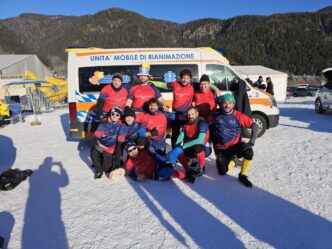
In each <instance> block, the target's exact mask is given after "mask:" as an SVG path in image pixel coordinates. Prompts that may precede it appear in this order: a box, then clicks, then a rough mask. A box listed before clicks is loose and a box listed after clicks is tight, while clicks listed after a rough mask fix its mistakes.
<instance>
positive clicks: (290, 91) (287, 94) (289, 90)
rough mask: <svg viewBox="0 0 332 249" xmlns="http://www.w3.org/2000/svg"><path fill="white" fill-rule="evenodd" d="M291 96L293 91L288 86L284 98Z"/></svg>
mask: <svg viewBox="0 0 332 249" xmlns="http://www.w3.org/2000/svg"><path fill="white" fill-rule="evenodd" d="M292 96H293V91H292V89H291V88H290V87H287V91H286V98H290V97H292Z"/></svg>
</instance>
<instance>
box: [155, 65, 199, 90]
mask: <svg viewBox="0 0 332 249" xmlns="http://www.w3.org/2000/svg"><path fill="white" fill-rule="evenodd" d="M183 69H189V70H190V71H191V73H192V75H193V78H192V82H197V81H199V77H198V65H197V64H173V65H170V64H168V65H151V67H150V74H151V75H152V80H151V81H152V82H153V84H154V85H155V86H156V87H158V88H159V90H160V91H161V92H171V91H170V90H168V89H166V88H165V87H164V86H165V84H164V83H165V80H164V78H165V73H167V72H171V74H172V73H174V75H173V76H175V78H174V79H175V80H180V72H181V71H182V70H183ZM160 83H161V84H160Z"/></svg>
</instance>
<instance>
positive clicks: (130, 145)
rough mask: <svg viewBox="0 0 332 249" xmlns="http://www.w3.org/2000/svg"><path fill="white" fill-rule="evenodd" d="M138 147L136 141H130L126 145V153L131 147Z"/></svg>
mask: <svg viewBox="0 0 332 249" xmlns="http://www.w3.org/2000/svg"><path fill="white" fill-rule="evenodd" d="M135 146H136V143H135V142H134V141H129V142H127V143H126V147H125V149H126V151H127V150H128V149H129V148H130V147H135Z"/></svg>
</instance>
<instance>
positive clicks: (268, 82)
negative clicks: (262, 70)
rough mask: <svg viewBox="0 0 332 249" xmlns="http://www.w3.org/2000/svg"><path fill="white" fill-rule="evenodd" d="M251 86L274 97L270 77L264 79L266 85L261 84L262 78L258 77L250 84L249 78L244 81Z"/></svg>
mask: <svg viewBox="0 0 332 249" xmlns="http://www.w3.org/2000/svg"><path fill="white" fill-rule="evenodd" d="M246 80H247V81H248V82H249V83H250V84H251V85H252V86H254V87H257V88H259V89H262V90H265V91H266V92H268V93H269V94H271V95H272V96H273V95H274V87H273V83H272V80H271V77H266V79H265V82H266V85H265V84H263V81H264V80H263V76H259V77H258V79H257V81H255V82H252V80H250V79H249V78H247V79H246Z"/></svg>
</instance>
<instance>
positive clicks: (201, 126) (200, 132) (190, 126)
mask: <svg viewBox="0 0 332 249" xmlns="http://www.w3.org/2000/svg"><path fill="white" fill-rule="evenodd" d="M209 136H210V134H209V126H208V124H207V123H206V122H205V121H204V120H203V119H200V118H199V112H198V109H197V108H196V107H190V108H189V110H188V121H187V122H186V123H185V124H184V125H183V126H182V130H181V132H180V134H179V137H178V139H177V141H176V146H181V143H182V142H183V145H182V146H181V147H182V149H183V153H182V154H181V155H180V156H179V161H180V163H181V164H182V166H183V167H184V168H185V169H186V170H187V169H189V165H188V162H187V158H193V157H196V158H197V160H198V164H199V168H198V170H197V171H196V172H194V174H196V176H200V175H202V174H203V173H204V172H205V157H208V156H209V155H210V154H211V148H210V147H208V146H207V144H208V141H209Z"/></svg>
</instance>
